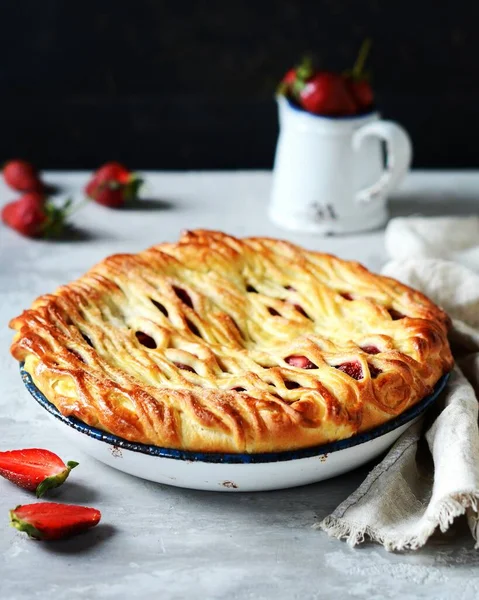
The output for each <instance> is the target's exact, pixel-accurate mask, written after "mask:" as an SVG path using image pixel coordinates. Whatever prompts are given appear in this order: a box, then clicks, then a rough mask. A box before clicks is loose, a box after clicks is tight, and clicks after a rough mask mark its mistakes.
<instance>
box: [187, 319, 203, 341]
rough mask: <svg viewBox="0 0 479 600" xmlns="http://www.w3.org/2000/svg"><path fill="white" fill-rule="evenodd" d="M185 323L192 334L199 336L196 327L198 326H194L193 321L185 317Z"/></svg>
mask: <svg viewBox="0 0 479 600" xmlns="http://www.w3.org/2000/svg"><path fill="white" fill-rule="evenodd" d="M186 324H187V325H188V328H189V330H190V331H191V333H193V334H194V335H197V336H198V337H201V333H200V330H199V329H198V327H196V325H195V324H194V323H193V321H190V320H189V319H186Z"/></svg>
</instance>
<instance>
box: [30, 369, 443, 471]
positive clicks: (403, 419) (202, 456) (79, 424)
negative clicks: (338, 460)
mask: <svg viewBox="0 0 479 600" xmlns="http://www.w3.org/2000/svg"><path fill="white" fill-rule="evenodd" d="M20 374H21V376H22V380H23V383H24V384H25V387H26V388H27V390H28V391H29V392H30V394H31V395H32V396H33V397H34V398H35V400H36V401H37V402H38V404H40V406H42V407H43V408H45V409H46V410H47V411H48V412H49V413H50V414H51V415H53V416H54V417H55V418H56V419H58V420H59V421H61V422H62V423H65V424H66V425H68V426H69V427H72V428H73V429H76V431H79V432H80V433H84V434H86V435H88V436H89V437H91V438H93V439H95V440H98V441H100V442H105V443H107V444H110V445H111V446H116V447H118V448H121V449H122V450H131V451H133V452H140V453H142V454H148V455H150V456H159V457H162V458H173V459H176V460H184V461H190V462H207V463H226V464H251V463H270V462H281V461H288V460H297V459H300V458H310V457H312V456H321V455H324V454H330V453H331V452H337V451H338V450H345V449H346V448H351V447H353V446H357V445H358V444H363V443H364V442H369V441H370V440H373V439H375V438H377V437H380V436H382V435H385V434H386V433H389V432H390V431H392V430H393V429H397V428H398V427H401V425H404V424H406V423H408V422H409V421H412V420H413V419H415V418H416V417H418V416H419V415H421V414H422V413H423V412H424V411H425V410H426V409H427V408H428V407H429V406H430V405H431V404H432V403H433V402H434V401H435V400H436V399H437V397H438V396H439V394H440V393H441V392H442V391H443V389H444V388H445V386H446V383H447V380H448V379H449V373H446V375H443V376H442V377H441V379H439V381H438V382H437V383H436V385H435V387H434V390H433V392H432V394H430V395H429V396H426V397H425V398H423V399H422V400H421V401H420V402H418V403H417V404H415V405H414V406H412V407H411V408H409V409H408V410H406V411H405V412H403V413H401V414H400V415H399V416H397V417H396V418H395V419H392V420H391V421H387V422H386V423H383V424H382V425H380V426H379V427H375V428H374V429H371V430H370V431H365V432H363V433H360V434H357V435H354V436H352V437H350V438H346V439H344V440H339V441H337V442H330V443H329V444H321V445H319V446H310V447H309V448H301V449H299V450H283V451H281V452H260V453H257V454H245V453H243V454H233V453H224V452H192V451H190V450H175V449H174V448H162V447H161V446H153V445H149V444H139V443H136V442H130V441H128V440H125V439H124V438H121V437H118V436H116V435H113V434H111V433H107V432H105V431H101V430H100V429H96V428H95V427H91V426H90V425H87V424H86V423H84V422H83V421H80V420H79V419H77V418H76V417H65V416H64V415H62V414H61V413H60V411H59V410H58V409H57V408H56V406H54V405H53V404H52V403H51V402H50V401H49V400H47V398H46V397H45V396H44V395H43V394H42V392H41V391H40V390H39V389H38V388H37V386H36V385H35V384H34V383H33V380H32V378H31V375H30V373H28V372H27V371H26V370H25V368H24V363H21V364H20Z"/></svg>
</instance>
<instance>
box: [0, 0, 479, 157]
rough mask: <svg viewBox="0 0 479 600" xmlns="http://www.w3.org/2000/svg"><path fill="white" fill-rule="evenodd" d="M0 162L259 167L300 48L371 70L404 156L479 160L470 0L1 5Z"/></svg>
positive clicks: (478, 47) (478, 81) (478, 75)
mask: <svg viewBox="0 0 479 600" xmlns="http://www.w3.org/2000/svg"><path fill="white" fill-rule="evenodd" d="M0 12H1V20H2V34H1V36H0V57H1V58H0V65H1V67H0V99H1V100H0V102H1V111H0V148H1V152H0V159H1V160H4V159H6V158H11V157H17V156H19V157H25V158H28V159H30V160H33V161H34V162H35V163H37V164H38V166H39V167H41V168H60V169H63V168H65V169H66V168H94V167H96V166H98V165H99V164H100V163H102V162H104V161H106V160H110V159H117V160H121V161H124V162H126V163H127V164H128V165H129V166H130V167H131V168H141V169H226V168H233V169H236V168H263V167H271V165H272V160H273V151H274V144H275V139H276V135H277V122H276V110H275V105H274V101H273V95H274V90H275V86H276V84H277V82H278V80H279V79H280V77H281V76H282V74H283V72H284V71H285V70H287V68H288V67H290V66H292V65H293V64H294V63H295V62H296V61H297V59H298V58H299V57H300V56H301V55H302V54H303V53H304V52H305V51H314V52H315V54H316V55H317V57H318V59H319V62H320V63H321V64H322V65H323V66H324V67H325V68H329V69H341V70H342V69H344V68H346V67H348V66H350V65H352V63H353V61H354V58H355V55H356V52H357V49H358V47H359V45H360V43H361V41H362V40H363V39H364V38H365V37H367V36H370V37H372V39H373V44H374V45H373V49H372V56H371V60H370V67H371V68H372V70H373V73H374V84H375V89H376V93H377V98H378V100H379V105H380V108H381V111H382V113H383V115H384V116H386V117H388V118H391V119H396V120H398V121H400V122H401V123H402V124H403V125H404V126H405V127H406V128H407V129H408V130H409V132H410V133H411V136H412V138H413V142H414V149H415V155H414V166H415V167H476V168H477V167H478V165H479V160H478V159H479V149H478V144H477V139H478V135H479V41H478V39H479V36H478V32H477V29H478V23H479V5H478V3H472V2H471V3H469V2H464V1H458V2H447V3H440V2H425V1H423V2H421V1H416V2H414V1H411V0H402V1H401V2H391V1H387V0H364V1H361V2H359V1H356V2H354V1H344V0H322V1H318V0H315V1H307V0H280V1H277V2H271V1H261V0H255V1H254V2H253V1H244V2H239V1H234V0H233V1H231V0H229V1H228V0H225V1H223V2H216V1H212V2H206V1H204V2H187V1H183V0H181V1H180V0H177V1H164V2H161V1H158V0H157V1H154V0H150V1H147V0H138V1H136V2H134V1H124V2H122V1H120V0H117V1H116V2H115V1H111V2H106V1H91V2H90V1H84V0H83V1H82V2H79V3H76V2H71V1H67V0H63V1H62V0H22V1H20V0H17V1H16V0H2V2H1V4H0Z"/></svg>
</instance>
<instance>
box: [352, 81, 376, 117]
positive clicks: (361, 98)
mask: <svg viewBox="0 0 479 600" xmlns="http://www.w3.org/2000/svg"><path fill="white" fill-rule="evenodd" d="M349 89H350V91H351V94H352V96H353V98H354V100H355V101H356V105H357V106H358V109H359V111H360V112H366V111H369V110H371V108H372V106H373V104H374V93H373V90H372V87H371V84H370V83H369V81H366V80H365V79H363V80H359V81H355V80H354V79H351V80H349Z"/></svg>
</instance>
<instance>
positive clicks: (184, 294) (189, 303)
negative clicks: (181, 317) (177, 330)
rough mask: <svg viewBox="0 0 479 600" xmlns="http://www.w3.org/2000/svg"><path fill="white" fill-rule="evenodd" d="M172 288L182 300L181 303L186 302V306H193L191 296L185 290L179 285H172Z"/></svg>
mask: <svg viewBox="0 0 479 600" xmlns="http://www.w3.org/2000/svg"><path fill="white" fill-rule="evenodd" d="M173 290H174V292H175V294H176V295H177V297H178V298H179V299H180V300H181V301H182V302H183V304H186V306H189V307H190V308H193V300H192V299H191V296H190V295H189V294H188V292H187V291H186V290H184V289H183V288H180V287H176V285H174V286H173Z"/></svg>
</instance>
